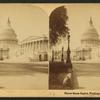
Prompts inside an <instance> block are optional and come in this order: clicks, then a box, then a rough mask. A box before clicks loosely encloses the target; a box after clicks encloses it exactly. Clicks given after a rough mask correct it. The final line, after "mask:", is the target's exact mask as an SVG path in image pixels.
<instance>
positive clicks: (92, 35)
mask: <svg viewBox="0 0 100 100" xmlns="http://www.w3.org/2000/svg"><path fill="white" fill-rule="evenodd" d="M98 39H99V35H98V32H97V30H96V28H95V27H94V25H93V20H92V18H91V17H90V20H89V27H88V29H87V30H86V31H85V32H84V33H83V35H82V39H81V40H82V41H83V40H98Z"/></svg>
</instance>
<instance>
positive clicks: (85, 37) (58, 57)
mask: <svg viewBox="0 0 100 100" xmlns="http://www.w3.org/2000/svg"><path fill="white" fill-rule="evenodd" d="M50 7H51V8H52V11H51V13H50V15H49V43H50V59H49V89H50V90H52V89H54V90H100V23H99V19H100V11H99V9H100V5H99V4H54V5H53V4H52V5H50Z"/></svg>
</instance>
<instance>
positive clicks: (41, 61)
mask: <svg viewBox="0 0 100 100" xmlns="http://www.w3.org/2000/svg"><path fill="white" fill-rule="evenodd" d="M48 20H49V17H48V15H47V14H46V12H45V11H44V10H43V9H41V8H40V7H38V6H34V5H32V4H25V5H24V4H0V89H1V90H47V89H48V64H49V63H48Z"/></svg>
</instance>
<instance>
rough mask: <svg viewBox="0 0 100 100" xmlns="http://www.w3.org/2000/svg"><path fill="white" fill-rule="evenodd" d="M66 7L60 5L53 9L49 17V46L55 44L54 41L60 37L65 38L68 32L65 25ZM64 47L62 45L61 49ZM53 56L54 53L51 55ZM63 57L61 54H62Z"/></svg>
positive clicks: (59, 39)
mask: <svg viewBox="0 0 100 100" xmlns="http://www.w3.org/2000/svg"><path fill="white" fill-rule="evenodd" d="M67 20H68V16H67V9H66V7H65V6H60V7H58V8H56V9H54V10H53V12H52V13H51V15H50V18H49V29H50V30H49V31H50V32H49V39H50V46H51V47H52V46H55V45H56V43H58V42H59V41H61V38H62V37H63V38H65V37H66V36H67V35H68V33H69V28H68V26H67ZM63 49H64V47H62V51H63ZM53 54H54V51H53ZM52 57H54V55H52ZM62 57H63V55H62Z"/></svg>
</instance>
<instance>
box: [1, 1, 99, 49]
mask: <svg viewBox="0 0 100 100" xmlns="http://www.w3.org/2000/svg"><path fill="white" fill-rule="evenodd" d="M62 5H64V6H66V8H67V13H68V17H69V20H68V26H69V28H70V34H71V47H72V48H76V47H78V46H80V39H81V38H82V34H83V33H84V32H85V31H86V30H87V28H88V25H89V19H90V17H92V20H93V24H94V26H95V28H96V29H97V32H98V34H99V35H100V10H99V9H100V4H96V3H95V4H91V3H90V4H89V3H88V4H70V3H69V4H67V3H62V4H60V3H45V4H44V3H41V4H40V3H33V4H32V3H29V4H0V30H2V28H3V27H5V24H6V22H7V19H8V17H9V19H10V20H11V25H12V28H13V29H14V30H15V32H16V34H17V36H18V39H19V40H23V39H25V38H26V37H28V36H32V35H33V36H41V35H43V34H46V35H49V16H50V13H51V12H52V11H53V10H54V9H55V8H57V7H60V6H62ZM65 45H66V44H65Z"/></svg>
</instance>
